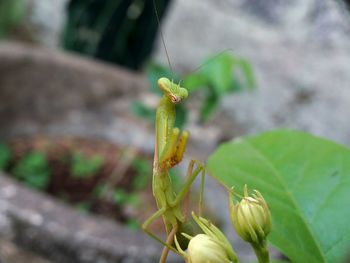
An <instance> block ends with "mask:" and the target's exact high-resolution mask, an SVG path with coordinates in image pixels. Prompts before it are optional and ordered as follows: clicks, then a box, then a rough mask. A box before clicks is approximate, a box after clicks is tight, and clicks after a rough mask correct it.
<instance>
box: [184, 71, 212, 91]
mask: <svg viewBox="0 0 350 263" xmlns="http://www.w3.org/2000/svg"><path fill="white" fill-rule="evenodd" d="M208 85H209V81H208V79H207V77H206V75H204V74H202V73H200V72H199V73H192V74H189V75H188V76H187V77H186V78H185V79H184V80H183V81H182V82H181V86H183V87H186V89H187V90H188V92H189V93H190V94H191V93H192V92H194V91H197V90H199V89H202V88H206V87H207V86H208Z"/></svg>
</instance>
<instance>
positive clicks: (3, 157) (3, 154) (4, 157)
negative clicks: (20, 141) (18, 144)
mask: <svg viewBox="0 0 350 263" xmlns="http://www.w3.org/2000/svg"><path fill="white" fill-rule="evenodd" d="M11 157H12V153H11V150H10V148H9V147H8V145H6V144H4V143H0V170H4V169H6V167H7V166H8V164H9V163H10V160H11Z"/></svg>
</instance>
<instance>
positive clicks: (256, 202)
mask: <svg viewBox="0 0 350 263" xmlns="http://www.w3.org/2000/svg"><path fill="white" fill-rule="evenodd" d="M230 210H231V211H230V212H231V213H230V214H231V219H232V223H233V226H234V228H235V229H236V231H237V234H238V235H239V236H240V237H241V238H242V239H243V240H245V241H247V242H249V243H252V244H263V243H265V241H266V237H267V235H268V234H269V233H270V231H271V214H270V210H269V208H268V205H267V203H266V201H265V199H264V198H263V196H262V195H261V194H260V192H259V191H257V190H254V194H253V195H252V196H251V197H250V196H248V190H247V186H246V185H245V186H244V197H243V198H242V200H241V201H240V202H239V203H238V202H237V203H236V204H234V203H233V199H232V193H231V194H230Z"/></svg>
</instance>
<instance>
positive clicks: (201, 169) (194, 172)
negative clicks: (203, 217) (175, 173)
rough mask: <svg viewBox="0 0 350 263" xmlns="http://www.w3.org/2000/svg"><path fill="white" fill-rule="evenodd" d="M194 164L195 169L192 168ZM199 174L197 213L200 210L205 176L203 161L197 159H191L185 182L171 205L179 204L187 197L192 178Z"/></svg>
mask: <svg viewBox="0 0 350 263" xmlns="http://www.w3.org/2000/svg"><path fill="white" fill-rule="evenodd" d="M195 164H197V167H196V169H194V166H195ZM199 174H201V188H200V195H199V213H201V211H202V206H203V191H204V178H205V166H204V164H203V163H201V162H199V161H197V160H191V161H190V163H189V165H188V168H187V175H186V178H187V179H186V182H185V184H184V185H183V187H182V189H181V191H180V192H179V194H178V195H177V197H176V199H175V201H174V203H173V204H172V205H173V206H176V205H180V204H181V202H182V201H183V200H184V199H185V198H186V197H187V194H188V193H189V192H190V190H191V186H192V184H193V182H194V180H195V179H196V178H197V176H198V175H199Z"/></svg>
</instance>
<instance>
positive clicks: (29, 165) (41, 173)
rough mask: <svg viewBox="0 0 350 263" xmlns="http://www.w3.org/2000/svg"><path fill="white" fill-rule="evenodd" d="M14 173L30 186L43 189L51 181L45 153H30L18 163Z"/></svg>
mask: <svg viewBox="0 0 350 263" xmlns="http://www.w3.org/2000/svg"><path fill="white" fill-rule="evenodd" d="M13 174H14V176H16V177H17V178H18V179H20V180H22V181H24V182H25V183H26V184H27V185H29V186H30V187H33V188H35V189H38V190H43V189H45V188H46V187H47V186H48V184H49V181H50V168H49V163H48V160H47V158H46V156H45V155H44V154H43V153H39V152H31V153H28V154H27V155H25V156H24V157H23V158H22V159H21V160H20V161H19V162H18V163H17V164H16V166H15V167H14V169H13Z"/></svg>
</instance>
